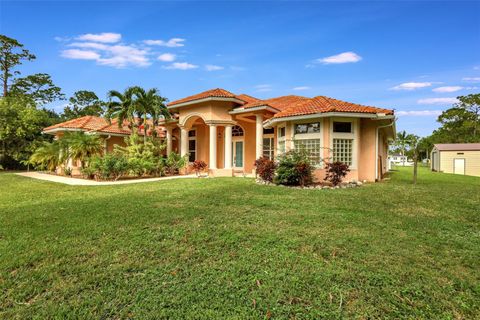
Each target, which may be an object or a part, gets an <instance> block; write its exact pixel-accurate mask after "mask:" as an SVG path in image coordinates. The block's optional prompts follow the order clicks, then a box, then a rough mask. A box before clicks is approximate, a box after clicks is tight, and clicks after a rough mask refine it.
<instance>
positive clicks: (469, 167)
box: [439, 151, 480, 177]
mask: <svg viewBox="0 0 480 320" xmlns="http://www.w3.org/2000/svg"><path fill="white" fill-rule="evenodd" d="M439 153H440V171H441V172H445V173H454V165H453V164H454V159H465V174H466V175H469V176H476V177H480V151H440V152H439ZM462 153H463V154H462Z"/></svg>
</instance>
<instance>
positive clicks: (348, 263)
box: [0, 168, 480, 319]
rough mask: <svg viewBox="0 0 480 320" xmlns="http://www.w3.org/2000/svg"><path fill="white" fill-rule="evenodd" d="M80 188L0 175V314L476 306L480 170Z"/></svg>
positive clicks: (198, 314) (338, 311) (426, 310)
mask: <svg viewBox="0 0 480 320" xmlns="http://www.w3.org/2000/svg"><path fill="white" fill-rule="evenodd" d="M410 181H411V168H400V169H399V171H398V172H396V173H394V174H393V175H392V178H391V180H390V181H386V182H383V183H378V184H371V185H366V186H364V187H362V188H354V189H338V190H295V189H287V188H281V187H271V186H263V185H256V184H255V183H254V181H253V180H252V179H242V178H218V179H184V180H183V179H182V180H171V181H161V182H152V183H142V184H131V185H118V186H100V187H78V186H67V185H61V184H55V183H50V182H44V181H37V180H32V179H28V178H24V177H19V176H16V175H13V174H1V175H0V318H4V319H27V318H70V319H73V318H81V319H84V318H115V319H118V318H136V319H144V318H156V319H158V318H181V319H188V318H197V319H198V318H206V319H214V318H237V319H245V318H256V319H258V318H270V317H271V318H274V319H287V318H298V319H318V318H329V319H332V318H345V317H349V318H391V319H397V318H424V319H441V318H444V319H462V318H463V319H474V318H479V317H480V268H479V261H480V250H479V248H480V227H479V225H480V209H479V207H480V179H479V178H474V177H466V176H455V175H448V174H440V173H431V172H429V171H427V170H426V169H421V170H420V172H419V183H418V185H416V186H413V185H412V184H411V182H410Z"/></svg>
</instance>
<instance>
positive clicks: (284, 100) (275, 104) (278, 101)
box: [243, 95, 309, 111]
mask: <svg viewBox="0 0 480 320" xmlns="http://www.w3.org/2000/svg"><path fill="white" fill-rule="evenodd" d="M308 99H309V98H306V97H302V96H295V95H290V96H281V97H277V98H271V99H265V100H256V101H253V102H249V103H247V104H245V105H244V106H243V108H244V109H248V108H253V107H259V106H269V107H272V108H275V109H277V110H278V111H282V110H285V109H286V108H288V107H291V106H292V105H294V104H297V103H299V102H302V101H305V100H308Z"/></svg>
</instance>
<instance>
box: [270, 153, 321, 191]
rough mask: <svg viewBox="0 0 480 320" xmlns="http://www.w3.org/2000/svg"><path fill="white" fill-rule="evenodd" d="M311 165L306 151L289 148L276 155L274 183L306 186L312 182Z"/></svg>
mask: <svg viewBox="0 0 480 320" xmlns="http://www.w3.org/2000/svg"><path fill="white" fill-rule="evenodd" d="M313 169H314V168H313V166H312V164H311V162H310V159H309V157H308V154H307V152H305V151H296V150H291V151H288V152H287V153H285V154H284V155H282V156H280V157H278V168H277V175H276V176H275V178H274V179H273V181H274V183H276V184H283V185H287V186H302V187H303V186H307V185H309V184H311V183H312V182H313Z"/></svg>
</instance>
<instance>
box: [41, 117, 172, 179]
mask: <svg viewBox="0 0 480 320" xmlns="http://www.w3.org/2000/svg"><path fill="white" fill-rule="evenodd" d="M75 131H76V132H79V131H81V132H85V133H90V134H91V133H95V134H98V135H99V136H100V137H101V138H102V139H103V141H104V145H105V147H104V150H105V153H108V152H112V151H113V150H114V146H115V145H119V146H125V145H126V144H125V138H126V137H128V136H130V133H131V130H130V128H129V124H128V123H127V122H126V121H125V122H124V123H123V124H122V125H121V126H119V125H118V122H117V120H115V119H113V120H112V121H111V122H110V123H109V122H108V121H107V120H106V119H104V118H101V117H95V116H84V117H80V118H77V119H72V120H68V121H65V122H62V123H58V124H55V125H53V126H50V127H47V128H45V129H43V133H46V134H52V135H55V137H56V138H60V137H62V136H63V135H64V134H65V132H75ZM156 131H157V136H158V137H160V139H164V138H165V128H164V127H157V128H156ZM138 134H139V135H140V136H143V134H144V132H143V127H140V128H139V129H138ZM147 134H151V132H148V133H147ZM66 166H67V167H69V168H71V169H72V174H73V175H79V174H80V162H77V163H74V162H73V161H72V160H71V159H69V160H68V161H67V164H66ZM63 169H64V166H63V165H62V166H60V167H58V168H57V173H59V174H60V173H62V172H63Z"/></svg>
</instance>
